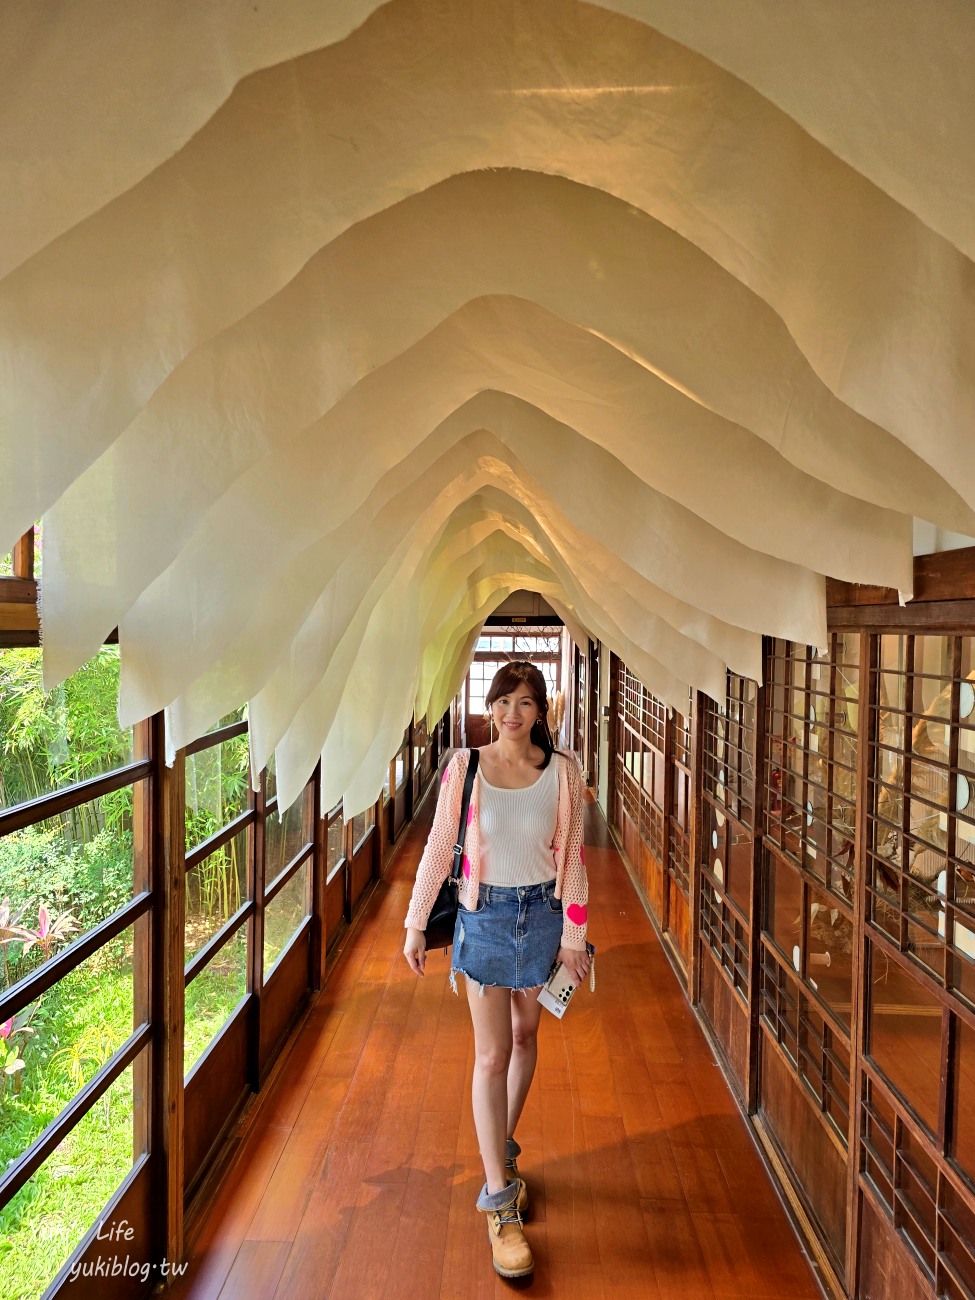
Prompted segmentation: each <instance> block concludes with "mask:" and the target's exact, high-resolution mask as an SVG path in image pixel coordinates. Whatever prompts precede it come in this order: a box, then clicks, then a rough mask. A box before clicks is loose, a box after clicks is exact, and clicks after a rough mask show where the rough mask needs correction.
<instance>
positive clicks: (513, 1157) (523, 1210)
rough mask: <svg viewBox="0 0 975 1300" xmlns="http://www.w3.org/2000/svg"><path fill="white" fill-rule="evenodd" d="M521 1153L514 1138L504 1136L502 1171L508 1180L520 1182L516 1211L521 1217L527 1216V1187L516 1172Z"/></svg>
mask: <svg viewBox="0 0 975 1300" xmlns="http://www.w3.org/2000/svg"><path fill="white" fill-rule="evenodd" d="M520 1155H521V1147H520V1146H519V1145H518V1143H517V1142H516V1141H515V1140H514V1138H505V1148H504V1172H505V1173H506V1174H507V1176H508V1182H509V1183H513V1182H514V1181H515V1180H516V1179H517V1181H518V1182H519V1183H520V1184H521V1190H520V1191H519V1193H518V1202H517V1204H518V1212H519V1214H520V1215H521V1217H522V1218H523V1219H527V1218H528V1187H527V1184H526V1183H525V1180H524V1179H523V1178H522V1177H521V1176H520V1175H519V1173H518V1157H519V1156H520Z"/></svg>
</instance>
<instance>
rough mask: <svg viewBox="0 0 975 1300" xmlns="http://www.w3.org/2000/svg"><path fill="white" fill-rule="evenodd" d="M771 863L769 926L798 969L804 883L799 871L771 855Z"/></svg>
mask: <svg viewBox="0 0 975 1300" xmlns="http://www.w3.org/2000/svg"><path fill="white" fill-rule="evenodd" d="M767 863H768V866H767V871H768V882H769V889H768V900H767V907H768V919H767V921H766V927H765V928H766V930H767V931H768V933H769V934H770V935H771V936H772V938H773V939H774V941H775V943H776V945H777V946H778V948H779V950H780V951H781V952H782V954H783V956H784V957H785V959H786V960H787V961H789V962H791V963H792V965H793V967H794V968H795V969H797V970H798V969H799V936H800V932H801V929H800V927H801V921H802V893H801V888H802V885H801V881H800V878H799V873H798V872H797V871H796V870H795V869H794V868H793V867H790V866H789V865H788V864H787V863H785V862H782V861H781V860H780V859H778V858H774V857H772V856H771V855H769V857H768V859H767Z"/></svg>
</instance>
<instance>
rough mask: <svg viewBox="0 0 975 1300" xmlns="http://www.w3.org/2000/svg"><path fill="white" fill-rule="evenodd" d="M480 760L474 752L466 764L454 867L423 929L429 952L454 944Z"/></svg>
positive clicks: (441, 888) (441, 887)
mask: <svg viewBox="0 0 975 1300" xmlns="http://www.w3.org/2000/svg"><path fill="white" fill-rule="evenodd" d="M477 760H478V753H477V750H476V749H472V750H471V756H470V758H469V759H468V761H467V777H466V779H465V781H464V797H463V799H462V800H461V804H460V825H459V826H458V827H457V843H456V844H455V845H454V864H453V866H452V868H451V871H450V875H449V876H448V877H447V879H446V880H445V881H444V882H443V884H442V885H441V886H440V892H439V894H437V897H436V899H435V900H434V904H433V907H432V908H431V909H430V917H429V919H428V920H427V928H426V930H424V935H425V936H426V941H427V950H428V951H429V949H431V948H449V947H450V945H451V944H452V943H453V941H454V923H455V922H456V920H457V908H458V906H459V904H460V897H459V895H460V876H461V871H462V870H463V865H464V838H465V836H466V835H467V810H468V808H470V806H471V794H472V792H473V790H474V777H475V776H476V775H477Z"/></svg>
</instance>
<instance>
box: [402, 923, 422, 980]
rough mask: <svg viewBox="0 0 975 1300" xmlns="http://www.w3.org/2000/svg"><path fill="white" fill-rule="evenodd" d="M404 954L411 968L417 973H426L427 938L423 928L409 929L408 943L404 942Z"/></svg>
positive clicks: (407, 933) (407, 934)
mask: <svg viewBox="0 0 975 1300" xmlns="http://www.w3.org/2000/svg"><path fill="white" fill-rule="evenodd" d="M403 956H404V957H405V958H406V960H407V962H408V963H409V966H410V970H411V971H414V972H415V973H416V974H417V975H422V974H423V973H424V970H423V968H424V966H425V965H426V960H427V938H426V935H425V934H424V933H423V931H422V930H407V932H406V943H404V944H403Z"/></svg>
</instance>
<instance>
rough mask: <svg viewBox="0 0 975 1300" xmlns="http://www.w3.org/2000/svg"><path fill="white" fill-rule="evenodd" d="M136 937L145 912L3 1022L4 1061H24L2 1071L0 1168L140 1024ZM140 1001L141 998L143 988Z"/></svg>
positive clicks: (141, 935)
mask: <svg viewBox="0 0 975 1300" xmlns="http://www.w3.org/2000/svg"><path fill="white" fill-rule="evenodd" d="M136 930H138V936H136V933H135V932H136ZM135 942H138V943H139V944H140V945H143V946H144V945H145V944H146V942H147V930H146V921H145V919H144V918H143V919H141V920H140V921H139V922H137V924H136V926H133V927H130V928H129V929H127V930H125V931H124V932H123V933H122V934H121V935H119V936H118V937H117V938H116V939H113V940H112V941H111V942H110V943H107V944H105V945H104V946H103V947H102V948H99V949H98V951H97V952H95V953H93V954H92V955H91V956H90V957H89V958H88V959H87V961H84V962H82V963H81V965H80V966H78V967H76V969H75V970H73V971H71V972H70V974H68V975H65V976H64V978H63V979H61V980H59V981H58V983H57V984H55V985H54V987H53V988H51V989H48V991H47V992H46V993H44V994H42V995H41V996H40V997H39V998H38V999H37V1000H36V1001H35V1002H33V1003H32V1004H31V1005H30V1006H29V1007H27V1008H26V1009H25V1010H24V1011H23V1012H21V1013H20V1015H18V1016H15V1017H13V1019H12V1020H8V1021H7V1022H6V1023H5V1024H4V1025H2V1026H0V1055H3V1056H4V1057H5V1065H8V1066H9V1065H13V1063H14V1062H15V1061H17V1060H20V1061H22V1062H23V1066H22V1068H16V1067H14V1068H13V1069H12V1071H11V1073H10V1074H9V1075H6V1074H0V1168H3V1167H5V1165H6V1163H7V1161H9V1160H12V1159H13V1158H14V1157H15V1156H18V1155H20V1153H21V1152H22V1151H24V1150H25V1149H26V1148H27V1147H28V1146H29V1145H30V1143H31V1142H33V1140H34V1139H35V1138H36V1137H37V1136H38V1135H39V1134H40V1133H41V1132H43V1130H44V1129H45V1128H46V1127H47V1125H48V1124H49V1123H50V1122H51V1121H52V1120H54V1119H56V1118H57V1116H58V1115H59V1114H60V1112H61V1111H62V1110H63V1109H64V1107H65V1106H66V1105H67V1104H68V1102H70V1101H71V1100H72V1098H73V1097H74V1096H75V1095H76V1094H77V1093H78V1092H80V1091H81V1089H82V1088H83V1087H84V1086H85V1084H86V1083H88V1082H89V1081H90V1080H91V1079H93V1078H94V1077H95V1075H96V1074H97V1073H98V1071H99V1070H100V1069H101V1067H102V1066H103V1065H104V1064H105V1063H106V1061H108V1060H109V1059H110V1058H111V1056H112V1055H113V1053H114V1052H116V1051H117V1050H118V1048H119V1047H121V1046H122V1044H123V1043H124V1042H125V1040H126V1039H127V1038H128V1037H129V1035H130V1034H131V1033H132V1031H133V1029H134V1028H136V1025H137V1022H138V1024H141V1023H142V1020H143V1017H142V1015H141V1013H140V1015H139V1016H138V1017H136V1012H135V1006H136V1000H137V995H136V989H135V977H134V973H133V961H132V954H133V943H135ZM140 965H141V969H142V970H143V972H144V971H145V963H144V962H143V963H141V964H140ZM138 1002H139V1005H140V1007H141V1006H144V1004H145V988H144V987H143V988H142V989H140V991H139V996H138ZM0 1253H2V1252H0ZM5 1294H6V1293H5V1292H3V1291H2V1290H0V1295H5Z"/></svg>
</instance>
